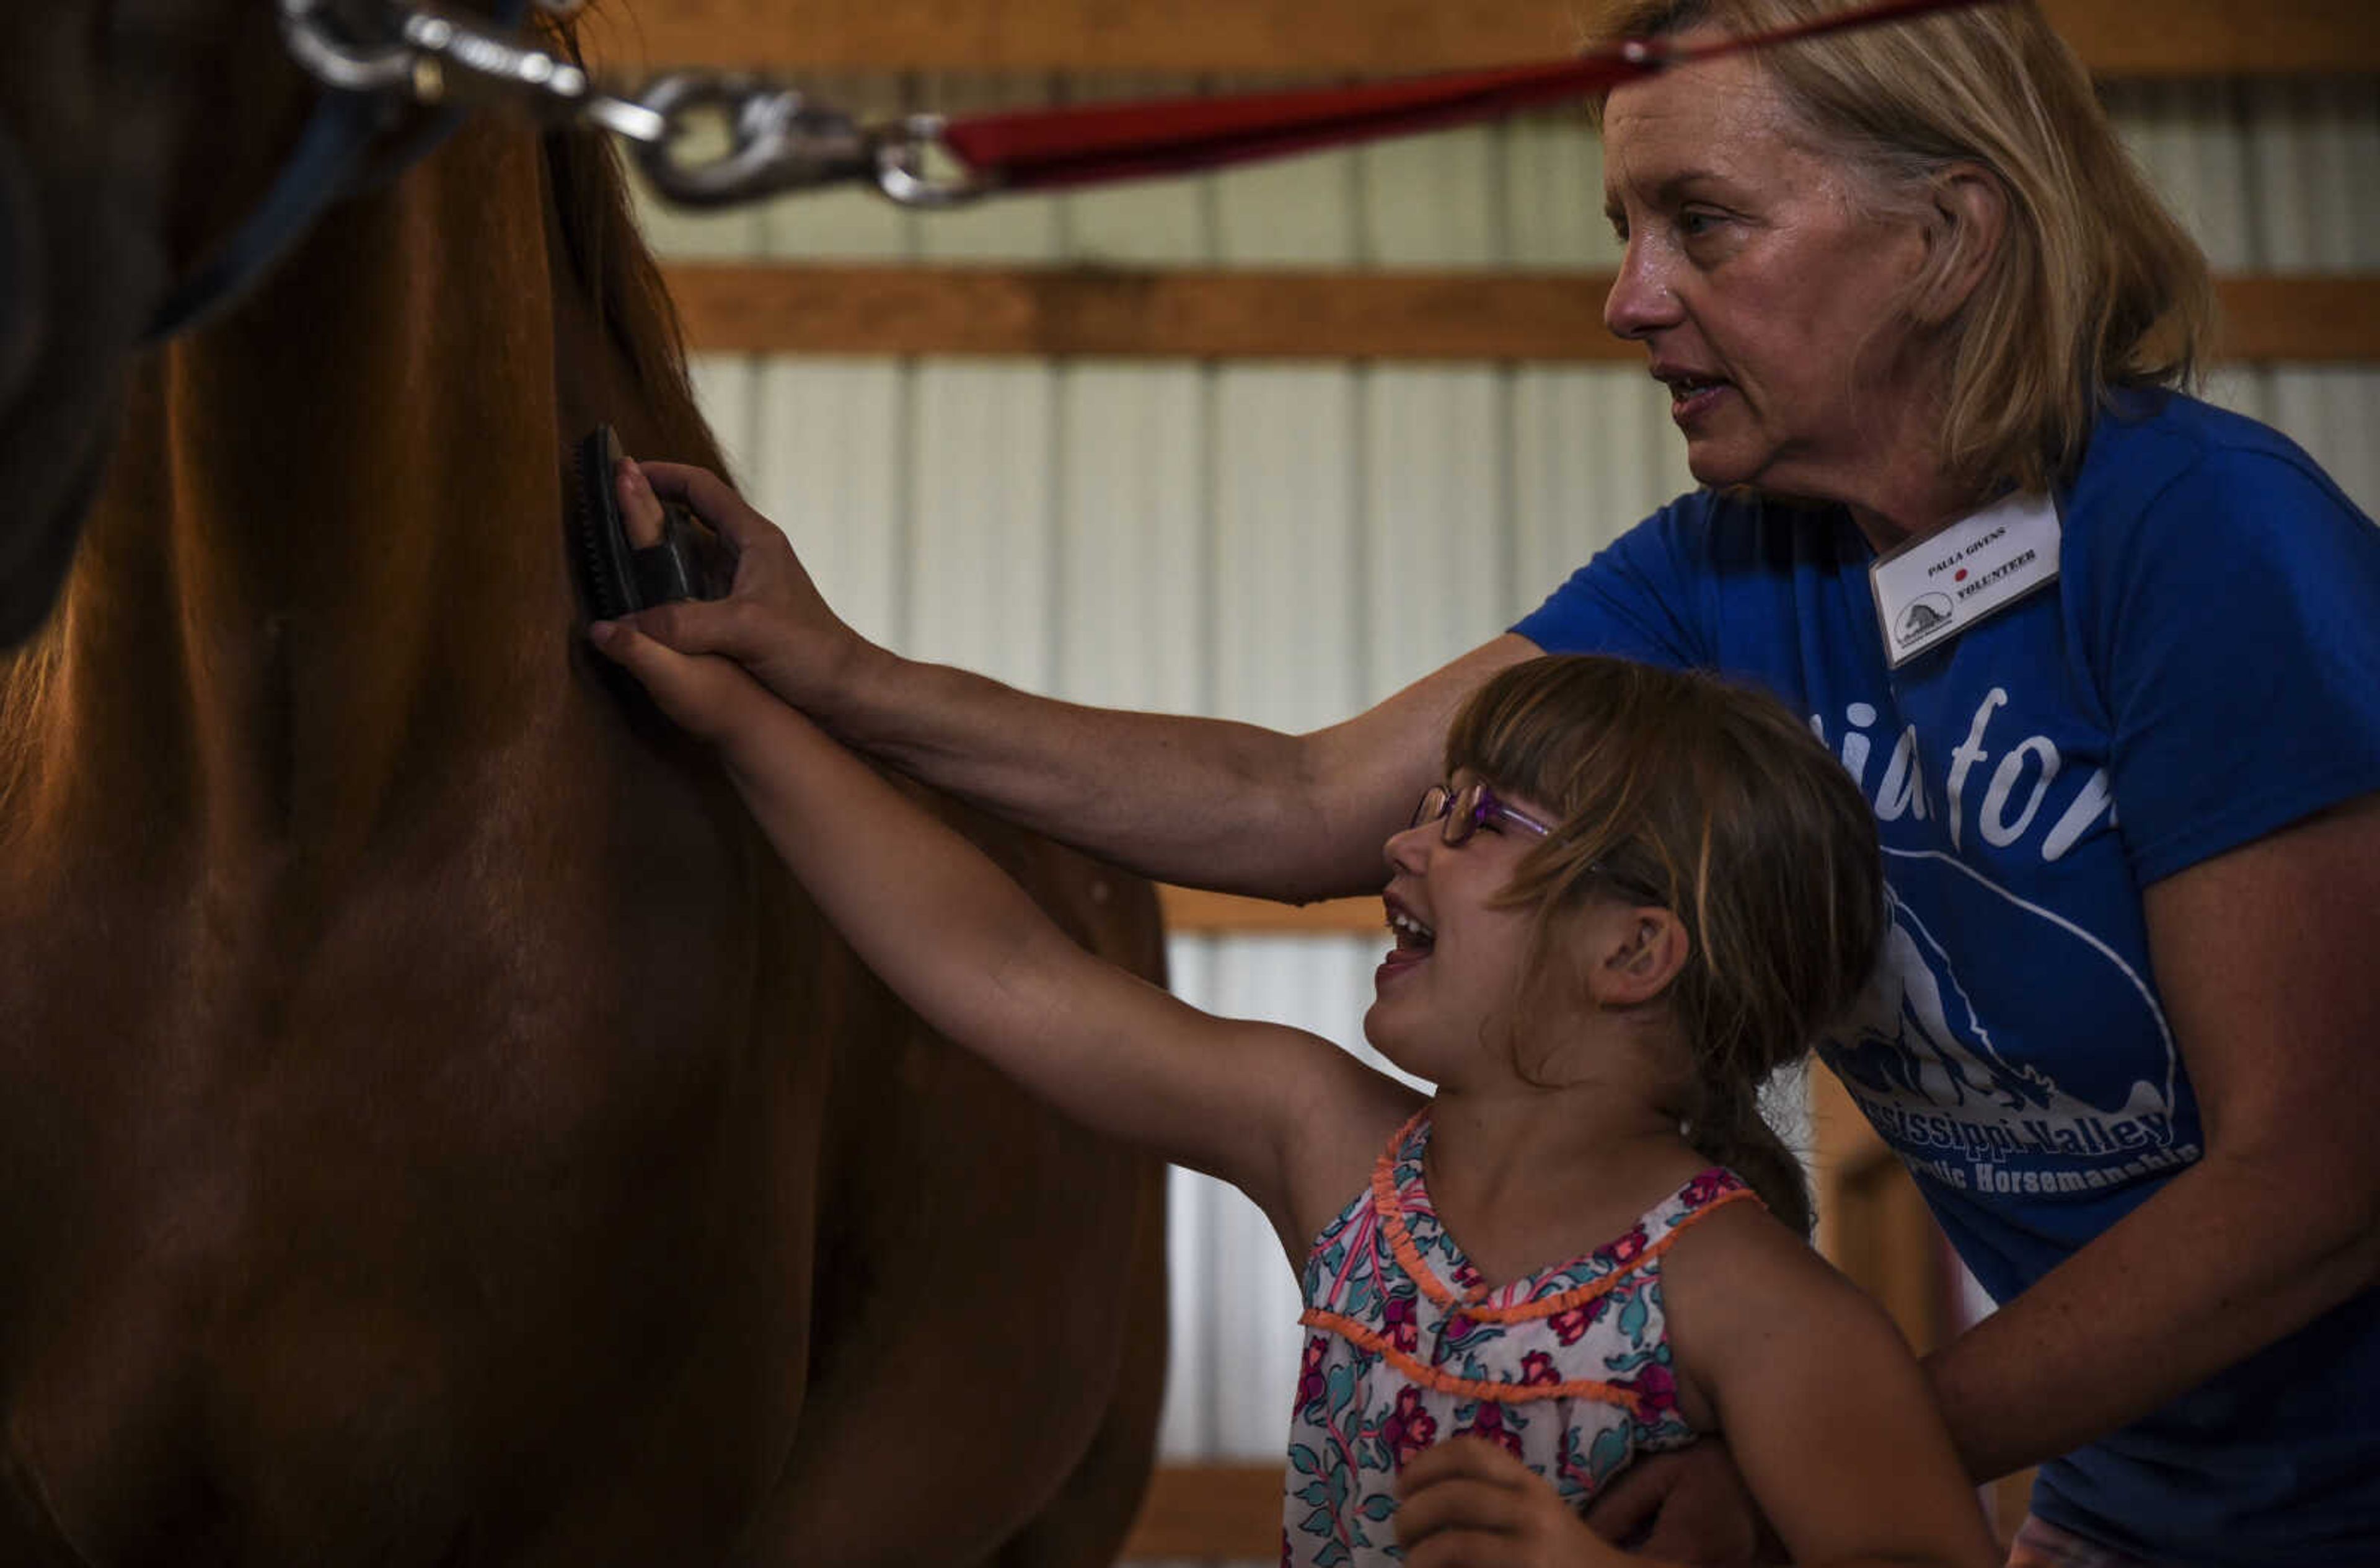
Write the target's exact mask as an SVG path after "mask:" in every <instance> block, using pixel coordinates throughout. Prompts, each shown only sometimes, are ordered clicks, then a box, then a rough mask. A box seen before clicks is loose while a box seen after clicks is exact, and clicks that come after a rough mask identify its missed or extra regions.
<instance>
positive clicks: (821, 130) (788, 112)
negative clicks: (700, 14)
mask: <svg viewBox="0 0 2380 1568" xmlns="http://www.w3.org/2000/svg"><path fill="white" fill-rule="evenodd" d="M639 107H641V108H643V109H644V110H645V111H646V112H647V113H649V114H651V115H655V116H656V117H657V118H658V119H659V120H660V121H661V124H662V135H661V136H660V137H658V138H656V139H654V140H649V141H645V142H643V143H642V144H641V145H640V146H638V147H637V166H638V167H640V168H642V169H643V170H644V173H645V177H646V178H647V179H649V180H650V181H651V182H652V185H653V188H654V189H655V190H657V191H659V192H660V193H661V194H662V196H664V197H666V198H667V199H668V200H670V201H674V202H676V203H678V204H679V205H680V206H685V207H724V206H729V205H732V204H734V203H735V202H739V201H751V200H752V199H754V198H756V197H760V196H768V195H772V194H774V193H776V192H779V191H787V190H807V189H810V188H814V187H817V186H821V185H839V184H842V183H844V181H847V180H855V179H873V178H874V177H875V176H876V167H877V152H876V144H875V140H874V138H873V137H871V136H870V135H869V134H868V132H867V131H865V130H863V129H861V128H860V127H859V126H858V125H857V124H856V122H855V121H854V120H853V119H852V118H851V116H849V115H845V114H843V113H841V112H839V111H837V110H833V109H821V108H812V107H811V106H810V105H809V104H808V103H805V102H804V101H803V98H802V95H801V94H800V93H798V92H795V91H793V90H792V89H790V88H784V87H778V86H774V85H772V84H771V83H769V82H766V81H762V80H760V79H757V78H753V77H746V76H716V75H711V74H709V73H703V72H691V71H688V72H679V73H677V74H674V75H671V76H665V77H663V78H662V79H660V80H659V81H656V82H654V83H653V84H652V85H651V86H650V88H648V89H647V90H646V91H645V93H644V96H643V97H642V99H641V100H640V101H639ZM704 115H722V116H723V117H724V119H725V121H726V129H727V139H728V146H727V150H726V151H725V152H721V153H719V154H717V155H716V156H712V157H703V156H700V155H694V154H689V153H688V152H686V147H687V146H688V145H689V144H690V143H693V142H696V141H697V140H699V131H698V120H699V119H700V118H701V117H702V116H704Z"/></svg>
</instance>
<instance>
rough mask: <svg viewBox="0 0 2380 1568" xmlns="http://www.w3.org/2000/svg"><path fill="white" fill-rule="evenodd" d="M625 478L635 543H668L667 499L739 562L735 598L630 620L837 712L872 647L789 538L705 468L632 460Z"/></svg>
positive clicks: (803, 702) (812, 705)
mask: <svg viewBox="0 0 2380 1568" xmlns="http://www.w3.org/2000/svg"><path fill="white" fill-rule="evenodd" d="M618 478H619V486H620V506H621V511H622V515H623V517H625V521H626V524H627V528H628V532H629V537H630V538H631V539H634V540H637V541H639V542H644V541H646V533H647V531H648V530H650V537H651V538H652V539H658V538H659V537H660V526H661V516H662V508H661V498H662V497H666V498H668V499H670V500H673V501H678V502H682V503H684V504H686V506H688V507H690V508H692V509H693V511H694V513H695V515H696V516H697V517H700V518H701V519H702V521H703V522H704V523H706V524H708V525H709V526H710V528H711V529H714V530H715V531H716V532H717V533H718V534H719V535H720V537H721V538H722V539H724V540H725V541H727V544H728V547H729V548H730V549H731V550H732V551H733V552H734V553H735V585H734V587H733V588H732V589H731V590H729V592H728V595H727V597H726V598H724V599H715V600H684V601H680V602H676V603H672V604H661V605H656V606H654V607H653V608H651V609H650V610H645V611H642V612H639V613H638V614H635V615H631V616H628V617H627V618H626V620H625V623H624V624H625V625H628V626H633V627H634V628H635V629H636V630H637V631H638V632H640V633H642V634H643V635H644V636H645V637H647V638H650V639H651V640H653V641H655V642H658V643H662V644H663V645H665V646H667V647H668V648H671V649H674V650H676V651H678V652H680V653H719V654H724V655H725V656H726V657H728V658H730V659H733V660H735V662H737V663H739V664H742V665H743V666H744V667H745V668H746V669H747V670H749V671H751V672H752V674H753V675H755V676H756V677H758V678H759V681H760V682H761V684H763V685H764V686H766V687H769V689H770V690H771V691H773V692H775V693H776V694H777V695H778V696H780V697H782V698H783V699H785V700H786V701H788V702H790V703H793V704H794V705H795V706H796V707H798V708H802V709H805V710H807V711H811V712H813V713H814V714H817V715H818V716H820V717H826V716H829V715H830V714H831V712H832V708H833V705H834V704H833V698H834V695H835V693H836V692H837V691H838V690H840V689H842V688H843V687H844V686H845V685H846V684H847V683H848V681H849V680H850V678H851V676H852V675H853V673H854V671H855V669H856V666H857V664H858V663H859V662H860V661H861V660H862V658H863V657H864V656H865V655H866V654H867V653H868V652H869V651H871V650H872V645H871V644H869V643H868V641H867V640H866V639H865V638H861V637H860V636H859V634H857V633H856V632H855V631H853V630H852V629H851V628H850V627H849V626H845V625H844V623H843V621H842V620H841V619H840V618H839V617H838V616H837V615H836V614H835V613H834V612H833V611H832V609H830V608H828V606H827V602H826V601H825V600H824V599H822V598H820V595H819V591H818V588H817V585H816V584H814V583H812V582H811V581H810V575H809V573H808V572H807V571H805V570H804V569H803V568H802V564H801V561H800V560H799V558H798V557H796V556H795V554H794V549H793V546H792V545H791V544H789V543H787V542H786V540H785V536H784V534H783V531H781V530H780V529H778V528H777V526H776V525H775V524H774V523H772V522H771V521H770V520H769V519H768V518H766V517H762V516H761V515H760V514H759V513H758V512H756V511H754V510H753V509H752V508H751V506H750V505H748V504H746V502H745V500H744V498H743V497H742V496H740V495H738V494H736V493H735V491H734V490H733V489H731V488H729V486H728V485H727V483H726V481H725V480H722V479H720V478H719V476H718V475H716V474H713V473H710V472H709V471H708V470H705V469H702V468H686V467H682V466H680V465H678V464H674V463H645V464H637V463H623V464H621V465H620V472H619V476H618ZM606 651H609V650H608V649H607V650H606ZM639 674H640V675H641V674H642V672H641V671H639ZM654 695H655V698H656V699H660V696H661V694H660V693H659V692H656V693H655V694H654ZM664 706H666V703H664ZM689 727H692V726H690V725H689Z"/></svg>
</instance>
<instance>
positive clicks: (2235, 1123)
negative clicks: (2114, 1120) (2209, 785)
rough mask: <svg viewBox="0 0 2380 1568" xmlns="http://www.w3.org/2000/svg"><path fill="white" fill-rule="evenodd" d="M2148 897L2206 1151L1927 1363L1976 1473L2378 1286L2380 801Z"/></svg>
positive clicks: (2159, 972)
mask: <svg viewBox="0 0 2380 1568" xmlns="http://www.w3.org/2000/svg"><path fill="white" fill-rule="evenodd" d="M2144 902H2145V909H2146V915H2147V921H2148V934H2149V948H2150V954H2151V958H2152V961H2153V962H2154V964H2155V969H2156V980H2157V989H2158V991H2160V993H2161V994H2162V995H2163V997H2164V1000H2165V1004H2166V1009H2167V1013H2168V1017H2169V1019H2170V1021H2171V1023H2172V1025H2173V1031H2174V1036H2175V1039H2176V1040H2177V1042H2178V1043H2179V1045H2180V1050H2181V1054H2182V1059H2183V1062H2184V1064H2185V1065H2186V1066H2187V1068H2188V1070H2189V1073H2190V1078H2191V1082H2192V1086H2193V1088H2195V1090H2196V1092H2197V1096H2198V1103H2199V1112H2200V1118H2201V1121H2202V1124H2203V1125H2204V1132H2205V1140H2206V1152H2205V1156H2204V1159H2202V1160H2201V1161H2199V1162H2198V1163H2197V1164H2195V1165H2192V1167H2190V1168H2189V1169H2188V1170H2186V1171H2184V1172H2183V1173H2180V1175H2177V1176H2176V1177H2174V1178H2173V1180H2171V1181H2170V1182H2168V1183H2167V1184H2166V1185H2165V1186H2164V1187H2163V1188H2162V1189H2161V1190H2160V1191H2159V1192H2158V1193H2157V1194H2156V1196H2155V1197H2152V1198H2150V1199H2149V1200H2148V1201H2147V1202H2145V1203H2143V1204H2142V1205H2141V1206H2140V1208H2138V1209H2134V1210H2133V1211H2132V1212H2131V1214H2129V1215H2127V1216H2125V1218H2124V1219H2123V1220H2122V1221H2120V1222H2118V1223H2117V1224H2115V1225H2114V1226H2112V1227H2110V1228H2109V1229H2108V1230H2107V1232H2106V1234H2102V1235H2101V1236H2099V1237H2097V1238H2096V1239H2095V1240H2094V1241H2092V1242H2091V1243H2090V1244H2089V1245H2088V1246H2084V1247H2083V1248H2082V1249H2081V1250H2080V1251H2078V1252H2077V1253H2075V1254H2074V1256H2073V1257H2071V1258H2068V1259H2067V1260H2066V1261H2065V1262H2064V1263H2062V1264H2060V1265H2059V1266H2058V1268H2056V1269H2054V1270H2051V1271H2050V1272H2049V1273H2047V1274H2046V1275H2044V1276H2043V1277H2042V1278H2041V1279H2040V1280H2038V1281H2036V1282H2034V1285H2033V1287H2032V1288H2031V1289H2029V1290H2027V1291H2025V1292H2024V1293H2023V1294H2022V1295H2019V1296H2017V1297H2016V1298H2014V1299H2013V1300H2011V1301H2010V1302H2008V1303H2006V1304H2005V1305H2004V1306H2002V1307H2001V1308H2000V1309H1999V1310H1998V1312H1996V1313H1994V1314H1993V1315H1992V1316H1991V1317H1989V1318H1987V1319H1985V1320H1984V1321H1983V1322H1982V1323H1980V1324H1978V1325H1977V1326H1976V1327H1975V1328H1974V1329H1973V1330H1972V1331H1969V1332H1968V1333H1966V1334H1964V1335H1962V1336H1961V1337H1960V1338H1959V1339H1958V1340H1957V1341H1956V1342H1954V1343H1951V1344H1950V1345H1949V1346H1947V1347H1945V1348H1944V1349H1943V1350H1941V1351H1939V1352H1937V1354H1936V1355H1934V1356H1933V1357H1932V1358H1931V1360H1930V1363H1929V1369H1930V1370H1931V1372H1932V1374H1933V1379H1934V1384H1935V1388H1936V1390H1937V1392H1938V1393H1939V1395H1940V1398H1941V1400H1942V1403H1943V1406H1944V1408H1945V1410H1946V1411H1947V1413H1948V1415H1949V1421H1950V1429H1951V1432H1952V1434H1953V1436H1954V1437H1955V1438H1956V1439H1957V1440H1958V1443H1959V1448H1960V1452H1961V1454H1962V1455H1963V1456H1964V1458H1965V1460H1966V1464H1967V1468H1968V1470H1969V1471H1970V1473H1971V1474H1973V1476H1975V1477H1977V1478H1979V1479H1983V1478H1989V1477H1995V1476H2000V1475H2005V1474H2007V1473H2009V1472H2010V1471H2012V1470H2017V1469H2021V1468H2022V1467H2023V1466H2024V1465H2030V1464H2034V1463H2038V1462H2039V1461H2041V1460H2043V1459H2046V1458H2048V1457H2050V1456H2052V1455H2054V1454H2058V1453H2065V1452H2067V1451H2069V1450H2070V1449H2073V1448H2075V1447H2077V1446H2079V1445H2081V1444H2083V1443H2085V1442H2088V1441H2091V1440H2094V1439H2095V1438H2098V1437H2100V1436H2102V1435H2104V1434H2105V1433H2107V1432H2108V1431H2110V1430H2112V1429H2114V1428H2117V1427H2119V1426H2121V1425H2123V1424H2124V1423H2125V1422H2128V1421H2131V1420H2133V1419H2136V1418H2137V1417H2139V1416H2143V1415H2145V1414H2147V1413H2148V1412H2150V1411H2152V1410H2155V1408H2157V1407H2158V1406H2159V1405H2161V1404H2165V1403H2166V1402H2167V1401H2168V1400H2170V1399H2172V1398H2174V1397H2176V1396H2177V1395H2179V1394H2180V1393H2182V1392H2186V1391H2187V1390H2189V1389H2191V1388H2192V1387H2194V1386H2196V1385H2197V1384H2198V1383H2201V1382H2203V1381H2204V1380H2206V1379H2207V1378H2208V1377H2210V1376H2212V1375H2214V1374H2215V1373H2216V1372H2219V1371H2221V1370H2222V1369H2223V1368H2225V1367H2229V1366H2231V1365H2232V1364H2234V1363H2235V1362H2238V1361H2240V1360H2241V1359H2243V1358H2244V1357H2246V1356H2248V1355H2251V1354H2253V1353H2254V1352H2255V1351H2258V1350H2261V1349H2263V1348H2264V1347H2265V1346H2266V1345H2268V1344H2271V1343H2273V1342H2274V1341H2276V1340H2278V1339H2280V1338H2282V1337H2283V1336H2285V1335H2287V1334H2289V1333H2290V1332H2292V1331H2295V1330H2297V1329H2300V1328H2302V1327H2303V1326H2304V1325H2305V1324H2307V1323H2309V1322H2311V1321H2312V1320H2313V1319H2315V1318H2317V1317H2319V1316H2320V1315H2321V1314H2322V1313H2324V1312H2325V1311H2327V1310H2328V1309H2329V1308H2331V1307H2336V1306H2338V1304H2339V1303H2341V1302H2343V1301H2346V1300H2348V1299H2350V1297H2352V1296H2355V1295H2359V1294H2361V1293H2362V1292H2365V1291H2369V1290H2372V1289H2374V1288H2375V1287H2380V1136H2374V1129H2375V1128H2380V1076H2375V1075H2374V1073H2373V1072H2372V1070H2371V1068H2372V1064H2371V1055H2372V1051H2373V1048H2374V1044H2375V1043H2380V978H2375V970H2374V966H2373V955H2372V945H2373V939H2374V934H2375V931H2380V796H2365V797H2363V798H2362V799H2361V800H2358V801H2355V802H2352V803H2350V804H2349V805H2347V806H2345V807H2342V808H2337V809H2335V810H2332V811H2330V812H2327V813H2325V814H2324V815H2322V816H2319V817H2316V818H2314V819H2313V820H2309V821H2306V822H2302V823H2300V824H2299V825H2297V826H2295V827H2292V828H2289V829H2285V830H2283V831H2282V832H2280V833H2275V834H2272V835H2271V836H2269V837H2267V838H2263V839H2259V840H2257V841H2255V842H2254V843H2253V844H2249V845H2244V846H2242V847H2241V848H2239V849H2235V850H2232V851H2230V852H2229V853H2228V854H2224V855H2220V856H2217V857H2215V858H2213V859H2211V860H2207V861H2204V862H2202V863H2201V864H2199V865H2197V866H2194V867H2192V868H2191V869H2188V870H2184V871H2181V872H2179V873H2177V874H2175V875H2174V876H2171V877H2168V878H2167V879H2166V880H2165V881H2160V882H2158V883H2156V884H2155V885H2154V886H2152V887H2151V888H2150V889H2149V890H2148V893H2147V895H2146V898H2145V901H2144Z"/></svg>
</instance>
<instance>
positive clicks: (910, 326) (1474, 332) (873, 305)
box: [669, 262, 2380, 364]
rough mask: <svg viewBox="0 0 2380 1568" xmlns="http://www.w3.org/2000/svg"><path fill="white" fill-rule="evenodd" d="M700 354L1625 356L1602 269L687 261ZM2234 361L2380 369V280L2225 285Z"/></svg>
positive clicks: (682, 280) (674, 280)
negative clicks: (1611, 324)
mask: <svg viewBox="0 0 2380 1568" xmlns="http://www.w3.org/2000/svg"><path fill="white" fill-rule="evenodd" d="M669 277H670V287H671V291H672V292H673V293H674V295H675V296H676V298H677V301H678V308H679V310H681V311H682V312H683V313H684V315H685V318H686V333H687V337H688V340H689V341H690V342H691V343H692V344H693V346H696V347H698V348H702V349H708V350H714V351H718V352H722V353H747V354H853V355H893V356H906V355H923V354H935V355H945V354H946V355H962V356H973V355H1019V356H1026V357H1033V358H1047V357H1054V358H1069V357H1076V356H1081V357H1089V358H1109V357H1120V358H1146V359H1400V360H1450V359H1451V360H1481V359H1486V360H1542V361H1554V362H1590V361H1609V362H1614V363H1620V364H1640V363H1642V362H1643V360H1644V350H1643V349H1642V348H1641V347H1639V346H1636V345H1634V344H1631V343H1627V342H1623V341H1622V340H1621V339H1619V338H1616V337H1614V336H1612V335H1611V334H1610V333H1609V331H1607V330H1606V329H1605V327H1604V325H1603V296H1604V293H1605V291H1606V290H1607V289H1608V288H1609V286H1610V279H1609V277H1608V276H1606V275H1604V274H1601V273H1488V272H1474V273H1412V272H1394V273H1302V272H1196V271H1170V270H1169V271H1130V272H1124V271H1109V270H1100V269H1089V268H1084V269H1059V268H1016V267H852V266H807V265H762V266H727V265H716V264H710V263H695V262H681V263H678V264H676V265H674V266H672V267H671V268H670V269H669ZM2219 287H2220V290H2221V296H2222V303H2223V312H2224V330H2223V336H2222V340H2221V344H2220V347H2221V351H2222V353H2223V354H2224V357H2225V358H2227V359H2235V360H2243V361H2265V360H2288V361H2294V362H2315V363H2325V362H2326V363H2374V362H2380V277H2375V276H2368V275H2366V276H2353V277H2242V278H2226V279H2223V280H2221V282H2220V285H2219Z"/></svg>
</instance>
